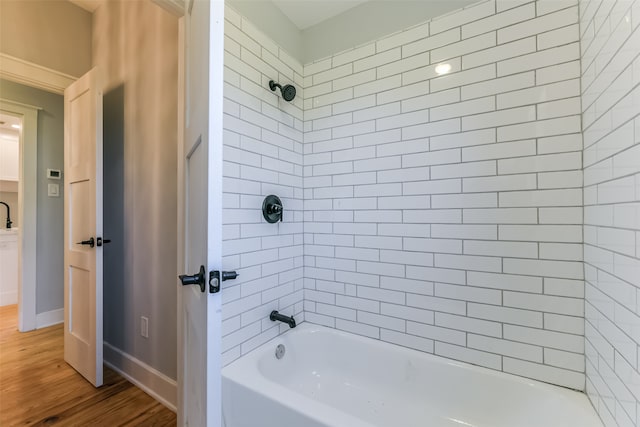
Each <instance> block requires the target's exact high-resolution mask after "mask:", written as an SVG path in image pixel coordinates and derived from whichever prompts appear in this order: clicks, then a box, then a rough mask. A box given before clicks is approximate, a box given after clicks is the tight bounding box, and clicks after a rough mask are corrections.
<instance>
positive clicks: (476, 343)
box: [467, 334, 543, 363]
mask: <svg viewBox="0 0 640 427" xmlns="http://www.w3.org/2000/svg"><path fill="white" fill-rule="evenodd" d="M485 335H486V334H485ZM467 345H468V346H469V347H471V348H475V349H477V350H482V351H488V352H491V353H497V354H500V355H503V356H510V357H515V358H516V359H523V360H530V361H532V362H537V363H542V360H543V356H542V348H541V347H538V346H535V345H531V344H524V343H519V342H515V341H509V340H505V339H498V338H492V337H488V336H481V335H475V334H469V335H467Z"/></svg>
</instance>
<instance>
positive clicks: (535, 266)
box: [503, 258, 584, 279]
mask: <svg viewBox="0 0 640 427" xmlns="http://www.w3.org/2000/svg"><path fill="white" fill-rule="evenodd" d="M503 271H504V272H505V273H512V274H528V275H532V276H539V275H543V276H545V277H556V278H564V279H582V278H583V276H584V272H583V265H582V263H580V262H570V261H548V260H539V261H538V260H530V259H516V258H514V259H504V260H503Z"/></svg>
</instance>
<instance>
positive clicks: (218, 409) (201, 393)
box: [178, 0, 224, 427]
mask: <svg viewBox="0 0 640 427" xmlns="http://www.w3.org/2000/svg"><path fill="white" fill-rule="evenodd" d="M183 24H184V27H183V28H184V34H183V39H184V50H183V57H184V69H183V73H184V93H185V98H184V109H185V116H184V124H183V126H184V138H183V142H182V147H181V149H180V152H181V159H180V161H181V165H180V167H179V169H180V170H181V178H182V181H183V186H182V189H181V208H182V210H181V212H180V214H179V217H180V218H182V222H183V225H184V227H183V229H182V230H181V233H180V234H181V235H182V236H183V239H182V240H183V241H182V244H181V246H182V247H183V252H184V257H183V260H182V264H183V266H182V269H183V273H185V274H186V275H196V273H198V272H199V271H200V269H201V267H202V268H203V273H204V275H205V277H204V280H205V282H206V283H205V284H204V288H203V289H201V288H200V286H198V285H195V286H193V285H184V284H182V283H180V282H179V289H178V301H179V303H178V304H179V305H178V322H179V324H178V334H179V338H178V387H179V390H178V395H179V396H178V425H184V426H192V427H205V426H206V427H219V426H221V420H222V406H221V379H220V369H221V366H220V358H221V332H220V329H221V324H222V318H221V302H220V293H211V292H210V289H209V278H210V276H209V274H210V272H211V271H212V270H215V269H219V268H220V265H221V262H222V255H221V251H222V249H221V246H222V206H221V204H222V97H223V93H222V89H223V73H222V72H223V64H222V59H223V49H224V45H223V42H224V27H223V25H224V3H223V2H222V1H213V2H209V1H202V0H195V1H193V0H192V1H190V2H189V3H188V4H187V7H186V11H185V18H184V22H183ZM183 282H185V280H183ZM187 283H188V281H187Z"/></svg>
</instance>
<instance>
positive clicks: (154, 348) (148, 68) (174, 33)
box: [92, 1, 178, 378]
mask: <svg viewBox="0 0 640 427" xmlns="http://www.w3.org/2000/svg"><path fill="white" fill-rule="evenodd" d="M93 30H94V34H93V47H92V52H93V65H95V66H100V67H101V68H102V69H103V70H104V71H105V72H106V73H105V78H106V82H105V85H106V87H105V96H104V105H105V109H104V113H105V114H104V118H105V125H104V128H105V134H104V135H105V236H107V237H109V238H111V239H112V243H111V245H110V246H109V245H108V246H106V247H105V281H104V289H105V293H104V295H105V299H104V310H105V318H104V328H105V329H104V340H105V342H107V343H109V344H110V345H112V346H113V347H116V348H117V349H119V350H120V351H122V352H124V353H127V354H129V355H131V356H133V357H135V358H137V359H138V360H141V361H142V362H144V363H146V364H147V365H149V366H151V367H153V368H155V369H157V370H158V371H160V372H162V373H163V374H165V375H167V376H169V377H171V378H176V292H177V290H176V286H177V274H178V273H177V271H176V264H177V252H176V248H177V227H176V224H177V207H176V202H177V184H176V180H177V159H176V156H177V138H176V137H177V132H178V130H177V118H178V106H177V105H178V104H177V82H178V20H177V18H176V17H174V16H172V15H170V14H169V13H167V12H165V11H164V10H163V9H161V8H159V7H158V6H156V5H154V4H153V3H152V2H150V1H136V2H130V1H109V2H105V3H103V4H102V5H101V6H100V7H99V8H98V9H97V10H96V12H95V13H94V20H93ZM141 316H145V317H148V318H149V338H144V337H142V336H141V335H140V317H141ZM110 362H112V363H116V364H117V362H116V361H110ZM122 368H123V369H125V368H124V367H122ZM125 370H126V369H125Z"/></svg>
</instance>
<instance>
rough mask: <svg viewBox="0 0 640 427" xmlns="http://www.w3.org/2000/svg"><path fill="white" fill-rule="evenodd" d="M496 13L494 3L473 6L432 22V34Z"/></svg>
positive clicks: (486, 2) (488, 2) (487, 2)
mask: <svg viewBox="0 0 640 427" xmlns="http://www.w3.org/2000/svg"><path fill="white" fill-rule="evenodd" d="M494 13H495V3H494V2H492V1H485V2H481V3H479V4H477V5H471V6H469V7H466V8H464V9H461V10H459V11H456V12H453V13H450V14H448V15H445V16H443V17H440V18H437V19H435V20H433V21H432V22H431V34H437V33H440V32H442V31H445V30H447V29H449V28H453V27H457V26H460V25H463V24H466V23H468V22H472V21H476V20H478V19H481V18H484V17H486V16H491V15H493V14H494Z"/></svg>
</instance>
